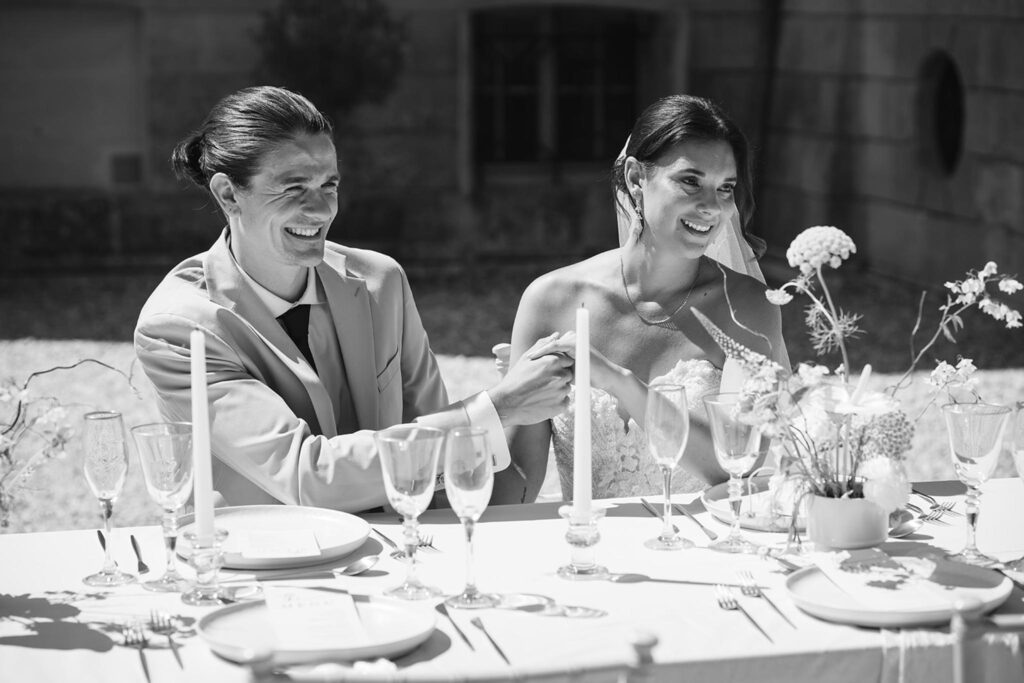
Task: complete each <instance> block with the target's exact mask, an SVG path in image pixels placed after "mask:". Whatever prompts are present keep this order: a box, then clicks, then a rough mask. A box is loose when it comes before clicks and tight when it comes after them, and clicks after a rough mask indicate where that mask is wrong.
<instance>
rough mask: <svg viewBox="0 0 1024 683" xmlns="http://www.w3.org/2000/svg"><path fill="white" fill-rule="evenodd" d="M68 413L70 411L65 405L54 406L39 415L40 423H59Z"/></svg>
mask: <svg viewBox="0 0 1024 683" xmlns="http://www.w3.org/2000/svg"><path fill="white" fill-rule="evenodd" d="M67 415H68V411H67V409H66V408H64V407H63V406H53V407H51V408H50V409H49V410H47V411H46V412H45V413H43V414H42V415H40V416H39V424H40V425H47V424H58V423H59V422H61V421H63V420H64V418H66V417H67Z"/></svg>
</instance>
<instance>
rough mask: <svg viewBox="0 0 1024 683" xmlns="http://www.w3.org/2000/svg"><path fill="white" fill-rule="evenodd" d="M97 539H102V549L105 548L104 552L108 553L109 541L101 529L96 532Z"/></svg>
mask: <svg viewBox="0 0 1024 683" xmlns="http://www.w3.org/2000/svg"><path fill="white" fill-rule="evenodd" d="M96 538H98V539H100V547H101V548H103V552H107V539H105V538H103V532H102V531H100V530H99V529H97V530H96Z"/></svg>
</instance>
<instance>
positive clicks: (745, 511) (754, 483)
mask: <svg viewBox="0 0 1024 683" xmlns="http://www.w3.org/2000/svg"><path fill="white" fill-rule="evenodd" d="M768 480H769V477H767V476H759V477H751V478H750V479H744V480H743V496H742V497H743V502H742V507H741V508H740V527H741V528H743V529H750V530H753V531H776V532H783V531H787V530H788V529H789V517H788V516H787V517H783V518H779V519H776V521H775V522H774V523H773V521H772V516H771V513H770V511H771V498H770V495H769V493H768ZM700 499H701V502H702V503H703V504H704V507H705V509H707V511H708V512H710V513H711V516H712V517H714V518H715V519H717V520H718V521H720V522H722V523H723V524H732V508H731V507H729V482H727V481H726V482H722V483H721V484H715V485H714V486H711V487H709V488H707V489H705V490H704V492H703V493H701V494H700ZM913 517H914V514H913V513H912V512H910V511H909V510H897V511H896V512H895V513H893V514H892V515H891V516H890V517H889V528H890V529H892V528H894V527H896V526H898V525H900V524H902V523H903V522H907V521H909V520H911V519H913ZM796 527H797V531H805V530H806V528H807V520H806V519H805V518H804V517H798V518H797V520H796Z"/></svg>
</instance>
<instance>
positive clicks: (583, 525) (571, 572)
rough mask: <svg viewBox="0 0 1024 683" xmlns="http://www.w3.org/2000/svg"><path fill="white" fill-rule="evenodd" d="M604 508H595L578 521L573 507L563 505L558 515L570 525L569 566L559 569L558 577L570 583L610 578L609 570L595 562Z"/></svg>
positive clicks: (568, 533)
mask: <svg viewBox="0 0 1024 683" xmlns="http://www.w3.org/2000/svg"><path fill="white" fill-rule="evenodd" d="M604 513H605V510H604V508H593V509H592V510H591V511H590V516H589V517H588V518H585V519H577V518H576V517H575V516H574V515H573V509H572V506H571V505H563V506H562V507H561V508H559V510H558V514H560V515H561V516H562V518H563V519H565V521H566V522H568V523H569V530H568V531H566V532H565V540H566V542H567V543H568V544H569V547H570V551H569V552H570V554H569V564H567V565H564V566H562V567H559V568H558V575H559V576H561V577H562V578H563V579H568V580H570V581H592V580H596V579H606V578H608V569H607V568H605V567H602V566H601V565H599V564H597V562H596V561H595V560H594V546H595V545H597V542H598V541H600V540H601V534H600V532H599V531H598V530H597V523H598V522H599V521H600V520H601V518H602V517H604Z"/></svg>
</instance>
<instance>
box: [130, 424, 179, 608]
mask: <svg viewBox="0 0 1024 683" xmlns="http://www.w3.org/2000/svg"><path fill="white" fill-rule="evenodd" d="M132 436H134V437H135V445H136V448H137V449H138V452H139V462H140V463H141V464H142V474H143V475H144V477H145V479H146V489H147V490H148V491H149V497H150V498H152V499H153V502H155V503H156V504H157V505H159V506H160V507H161V508H163V511H164V515H163V528H164V545H165V546H166V548H167V568H166V569H165V570H164V575H163V576H161V577H160V578H159V579H155V580H153V581H146V582H145V583H143V584H142V587H143V588H146V589H149V590H151V591H162V592H168V593H178V592H181V591H183V590H187V589H188V588H189V587H190V586H191V582H190V581H188V580H187V579H185V577H183V576H182V575H181V574H179V573H178V570H177V568H176V567H175V554H174V547H175V544H176V542H177V538H178V511H179V510H180V509H181V507H182V506H183V505H184V504H185V501H187V500H188V497H189V495H190V494H191V493H192V425H191V424H190V423H188V422H157V423H153V424H145V425H139V426H138V427H133V428H132Z"/></svg>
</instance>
